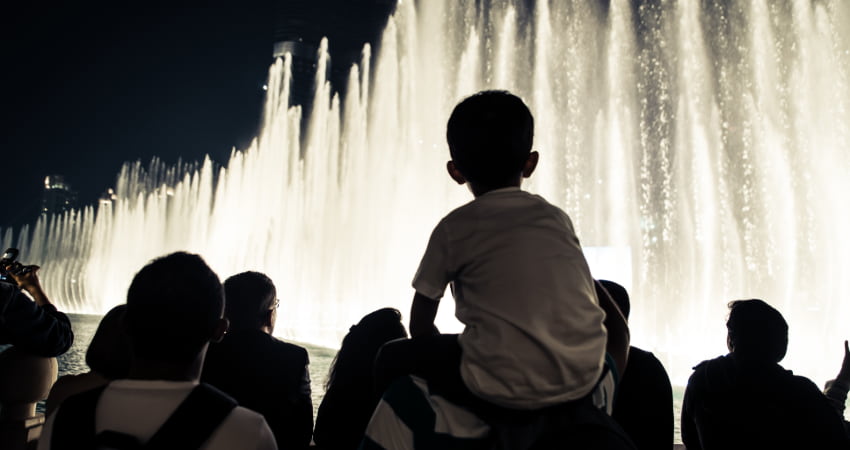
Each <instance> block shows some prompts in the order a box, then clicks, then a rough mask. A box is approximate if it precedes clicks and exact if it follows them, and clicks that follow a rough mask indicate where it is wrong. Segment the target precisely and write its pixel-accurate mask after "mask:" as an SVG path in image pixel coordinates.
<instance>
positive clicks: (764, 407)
mask: <svg viewBox="0 0 850 450" xmlns="http://www.w3.org/2000/svg"><path fill="white" fill-rule="evenodd" d="M729 308H730V312H729V320H728V321H727V322H726V328H727V330H728V337H727V345H728V347H729V352H730V353H729V354H727V355H726V356H720V357H718V358H715V359H712V360H708V361H703V362H702V363H700V364H699V365H698V366H696V367H695V368H694V373H693V375H691V378H690V380H688V387H687V389H686V390H685V399H684V402H683V404H682V441H683V443H684V444H685V446H686V447H687V448H688V450H699V449H705V450H715V449H723V450H730V449H731V450H734V449H754V448H759V449H762V448H764V449H773V448H781V449H819V450H823V449H839V448H841V449H846V448H847V447H848V445H850V442H848V441H847V437H846V436H845V434H844V427H843V425H842V423H841V420H840V419H839V417H838V415H837V414H836V413H835V411H833V410H832V408H831V407H830V406H829V403H828V402H827V400H826V398H825V397H824V396H823V394H822V393H821V392H820V390H819V389H818V388H817V386H815V384H814V383H812V382H811V381H810V380H809V379H808V378H805V377H801V376H797V375H794V374H792V373H791V371H789V370H785V369H783V368H782V367H781V366H780V365H779V364H778V363H779V361H781V360H782V358H784V357H785V351H786V349H787V347H788V324H787V323H786V322H785V319H784V318H783V317H782V315H781V314H780V313H779V311H777V310H776V309H774V308H773V307H771V306H770V305H768V304H767V303H765V302H763V301H761V300H738V301H734V302H732V303H730V305H729Z"/></svg>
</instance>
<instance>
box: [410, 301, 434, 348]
mask: <svg viewBox="0 0 850 450" xmlns="http://www.w3.org/2000/svg"><path fill="white" fill-rule="evenodd" d="M439 306H440V302H439V301H438V300H433V299H430V298H428V297H426V296H424V295H422V294H420V293H418V292H417V293H416V294H415V295H414V296H413V305H412V306H411V307H410V337H412V338H415V337H417V336H429V335H434V334H440V331H439V330H437V327H436V326H435V325H434V319H436V317H437V308H438V307H439Z"/></svg>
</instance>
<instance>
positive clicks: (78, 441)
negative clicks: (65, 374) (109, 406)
mask: <svg viewBox="0 0 850 450" xmlns="http://www.w3.org/2000/svg"><path fill="white" fill-rule="evenodd" d="M104 389H106V386H101V387H98V388H95V389H92V390H90V391H85V392H82V393H80V394H77V395H73V396H71V397H68V398H67V399H65V400H64V401H63V402H62V405H61V406H60V407H59V409H57V410H56V412H55V413H54V414H55V415H56V417H55V418H54V419H53V432H52V434H51V436H50V448H51V449H52V450H65V449H67V450H74V449H80V448H95V432H96V431H97V430H96V428H95V423H94V418H95V414H94V413H95V409H97V402H98V400H100V394H102V393H103V390H104Z"/></svg>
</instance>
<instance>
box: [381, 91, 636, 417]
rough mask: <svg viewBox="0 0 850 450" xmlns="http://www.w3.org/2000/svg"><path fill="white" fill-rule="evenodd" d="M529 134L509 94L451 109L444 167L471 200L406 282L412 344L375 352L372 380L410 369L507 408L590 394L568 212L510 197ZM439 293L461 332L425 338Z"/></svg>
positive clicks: (582, 270) (598, 357) (588, 344)
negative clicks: (448, 295)
mask: <svg viewBox="0 0 850 450" xmlns="http://www.w3.org/2000/svg"><path fill="white" fill-rule="evenodd" d="M533 135H534V119H533V118H532V116H531V113H530V111H529V110H528V108H527V107H526V105H525V104H524V103H523V102H522V100H520V99H519V98H518V97H516V96H514V95H512V94H510V93H508V92H504V91H484V92H480V93H478V94H475V95H473V96H471V97H469V98H467V99H465V100H463V101H462V102H461V103H460V104H458V105H457V106H456V107H455V109H454V111H453V112H452V115H451V117H450V118H449V121H448V127H447V132H446V137H447V140H448V144H449V149H450V152H451V157H452V159H451V161H449V162H448V164H447V169H448V172H449V176H451V177H452V179H454V180H455V181H456V182H457V183H458V184H466V185H468V187H469V189H470V190H471V191H472V193H473V195H474V196H475V199H474V200H473V201H472V202H470V203H468V204H466V205H464V206H461V207H460V208H457V209H456V210H454V211H452V212H451V213H449V215H447V216H446V217H445V218H443V220H442V221H440V223H439V224H438V225H437V227H436V228H435V229H434V231H433V233H432V235H431V239H430V241H429V242H428V247H427V249H426V251H425V254H424V256H423V257H422V262H421V263H420V266H419V270H418V271H417V273H416V276H415V278H414V280H413V287H414V289H415V290H416V294H415V296H414V298H413V306H412V310H411V318H410V332H411V336H412V338H413V339H411V340H410V341H409V342H407V343H403V344H399V345H396V346H395V347H394V346H393V345H389V346H386V347H384V349H383V350H382V355H381V356H379V359H378V371H379V372H384V373H383V376H386V377H388V378H390V379H391V378H392V375H399V374H404V373H413V374H416V375H420V376H421V377H423V378H425V379H427V380H428V381H429V384H432V383H433V384H437V385H440V384H442V385H444V389H442V390H448V391H454V390H455V389H454V388H458V389H459V390H460V391H464V390H465V389H468V391H466V392H471V393H472V394H473V395H474V397H476V398H478V399H481V400H484V401H486V402H487V403H489V404H495V405H497V406H500V407H503V408H508V409H512V410H537V409H541V408H545V407H547V406H552V405H557V404H562V403H566V402H570V401H572V400H577V399H581V398H584V397H586V396H588V394H590V393H591V391H592V390H593V389H594V387H595V386H596V384H597V382H598V381H599V379H600V375H601V374H602V370H603V365H604V360H605V349H606V328H605V326H604V325H603V320H604V319H605V313H604V312H603V310H602V309H601V308H600V306H599V304H598V302H597V297H596V293H595V288H594V280H593V278H592V277H591V275H590V270H589V268H588V265H587V262H586V261H585V258H584V255H583V253H582V250H581V246H580V245H579V241H578V238H576V235H575V232H574V231H573V226H572V223H571V221H570V219H569V217H568V216H567V214H566V213H564V211H562V210H561V209H560V208H558V207H556V206H554V205H551V204H549V203H548V202H546V200H544V199H543V198H541V197H539V196H537V195H532V194H529V193H527V192H524V191H522V190H520V184H521V182H522V179H523V178H527V177H529V176H531V174H532V173H533V172H534V169H535V167H536V166H537V161H538V156H539V155H538V153H537V152H533V151H531V147H532V141H533ZM447 285H450V286H451V287H452V294H453V296H454V298H455V302H456V316H457V318H458V319H459V320H460V321H461V322H462V323H463V324H464V325H465V328H464V331H463V333H462V334H461V335H460V336H454V335H435V333H436V328H435V327H434V318H435V316H436V313H437V308H438V306H439V300H440V298H441V297H442V296H443V293H444V291H445V288H446V286H447ZM626 345H627V344H626ZM405 359H406V361H404V362H399V361H400V360H405ZM458 364H459V378H460V379H461V380H462V385H463V386H459V387H458V386H450V385H451V384H453V383H454V384H459V382H458V381H452V380H453V379H455V380H456V379H457V378H458V377H457V372H458V369H457V365H458ZM452 365H454V368H449V369H447V367H450V366H452ZM394 366H395V367H394ZM385 381H389V380H385ZM386 384H388V383H386ZM446 385H448V387H447V388H445V386H446ZM382 387H385V386H382V385H381V384H380V383H379V388H382ZM454 398H455V399H457V398H458V396H454Z"/></svg>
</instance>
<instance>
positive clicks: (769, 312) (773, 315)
mask: <svg viewBox="0 0 850 450" xmlns="http://www.w3.org/2000/svg"><path fill="white" fill-rule="evenodd" d="M726 329H727V330H728V331H729V340H730V341H731V343H732V348H733V352H734V353H735V354H736V355H738V356H740V357H742V358H744V359H747V360H757V361H766V362H774V363H778V362H779V361H782V358H784V357H785V352H786V350H787V349H788V323H787V322H785V319H784V318H783V317H782V314H780V313H779V311H777V310H776V309H774V308H773V307H772V306H770V305H768V304H767V303H765V302H764V301H762V300H758V299H752V300H736V301H734V302H731V303H729V320H727V321H726Z"/></svg>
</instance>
